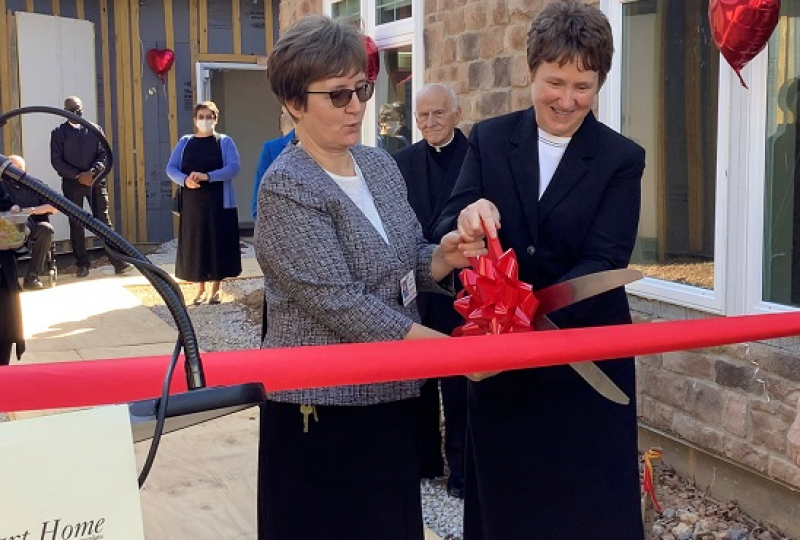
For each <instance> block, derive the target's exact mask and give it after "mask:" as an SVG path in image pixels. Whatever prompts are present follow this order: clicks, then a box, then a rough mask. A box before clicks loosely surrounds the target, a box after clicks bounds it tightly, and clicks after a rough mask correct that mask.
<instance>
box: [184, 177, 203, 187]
mask: <svg viewBox="0 0 800 540" xmlns="http://www.w3.org/2000/svg"><path fill="white" fill-rule="evenodd" d="M192 174H194V173H192ZM192 174H190V175H189V176H187V177H186V180H185V181H184V182H183V185H184V186H185V187H187V188H189V189H197V188H199V187H200V183H199V182H198V181H197V180H195V179H194V177H193V176H192Z"/></svg>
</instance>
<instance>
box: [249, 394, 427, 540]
mask: <svg viewBox="0 0 800 540" xmlns="http://www.w3.org/2000/svg"><path fill="white" fill-rule="evenodd" d="M316 409H317V416H318V421H315V420H314V418H313V416H310V417H309V425H308V433H304V432H303V415H302V414H301V413H300V406H299V405H296V404H288V403H277V402H274V401H268V402H267V404H266V405H264V406H263V408H262V412H261V438H260V443H259V482H258V483H259V487H258V495H259V497H258V512H259V518H258V525H259V539H261V540H319V539H321V538H330V539H347V540H374V539H376V538H380V539H381V540H422V539H423V535H424V532H423V523H422V506H421V500H420V486H419V461H418V458H417V452H416V436H415V431H416V425H415V421H416V418H417V414H418V411H419V402H418V399H408V400H403V401H397V402H392V403H384V404H379V405H367V406H337V407H329V406H325V407H323V406H318V407H316Z"/></svg>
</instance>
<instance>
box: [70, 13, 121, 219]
mask: <svg viewBox="0 0 800 540" xmlns="http://www.w3.org/2000/svg"><path fill="white" fill-rule="evenodd" d="M82 8H83V1H82V0H81V3H80V5H79V9H82ZM100 47H101V48H102V51H101V55H102V59H103V60H102V61H103V126H105V134H106V139H108V144H109V145H110V146H111V147H112V148H113V147H114V130H113V129H112V126H113V123H112V122H113V116H112V110H111V55H110V53H109V49H110V42H109V39H108V0H100ZM99 113H100V111H98V114H99ZM114 178H115V175H114V171H113V170H112V171H111V172H110V173H109V174H108V176H107V179H108V180H107V184H108V198H109V200H110V201H115V200H116V192H117V188H116V182H115V181H114ZM108 211H109V214H110V217H111V222H112V223H116V222H117V221H116V219H117V217H116V208H115V205H114V204H110V205H109V207H108Z"/></svg>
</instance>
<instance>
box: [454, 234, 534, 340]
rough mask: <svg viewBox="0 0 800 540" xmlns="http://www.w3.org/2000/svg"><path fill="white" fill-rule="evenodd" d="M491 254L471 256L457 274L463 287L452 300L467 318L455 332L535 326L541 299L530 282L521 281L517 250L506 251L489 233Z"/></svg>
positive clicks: (465, 333) (478, 332) (511, 330)
mask: <svg viewBox="0 0 800 540" xmlns="http://www.w3.org/2000/svg"><path fill="white" fill-rule="evenodd" d="M486 240H487V242H486V247H487V251H488V254H487V255H483V256H480V257H478V258H477V259H472V260H471V261H470V262H471V263H472V268H465V269H464V270H462V271H461V272H460V273H459V275H458V277H459V279H460V280H461V283H462V284H463V285H464V289H463V290H462V291H460V292H459V293H458V296H457V297H456V301H455V302H454V303H453V307H454V308H455V310H456V311H457V312H458V313H459V314H460V315H461V316H462V317H464V320H465V321H466V322H465V323H464V324H463V325H462V326H459V327H458V328H456V329H455V330H453V335H454V336H477V335H483V334H509V333H514V332H528V331H530V330H532V328H531V321H532V320H533V315H534V314H535V313H536V308H537V306H538V305H539V301H538V300H536V296H534V294H533V291H532V290H531V286H530V285H529V284H527V283H524V282H522V281H519V279H518V274H519V263H518V262H517V256H516V254H515V253H514V250H512V249H509V250H508V251H506V252H505V253H503V252H502V249H501V248H500V241H499V240H498V239H497V238H489V237H488V236H487V237H486Z"/></svg>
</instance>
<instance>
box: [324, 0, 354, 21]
mask: <svg viewBox="0 0 800 540" xmlns="http://www.w3.org/2000/svg"><path fill="white" fill-rule="evenodd" d="M331 17H333V18H334V19H344V20H346V21H348V22H350V23H352V24H356V25H359V26H360V25H361V0H340V1H338V2H333V3H332V4H331Z"/></svg>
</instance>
